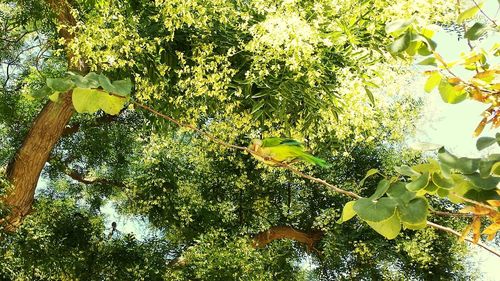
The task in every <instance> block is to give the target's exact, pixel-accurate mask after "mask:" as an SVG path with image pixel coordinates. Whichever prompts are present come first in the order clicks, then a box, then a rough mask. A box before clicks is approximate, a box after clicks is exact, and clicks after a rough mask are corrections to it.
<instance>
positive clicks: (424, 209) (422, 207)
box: [397, 197, 429, 225]
mask: <svg viewBox="0 0 500 281" xmlns="http://www.w3.org/2000/svg"><path fill="white" fill-rule="evenodd" d="M397 210H398V213H399V218H400V219H401V221H402V222H405V223H408V224H412V225H416V224H422V223H424V222H425V221H426V220H427V216H428V215H429V203H428V202H427V199H425V198H424V197H417V198H414V199H413V200H411V201H410V202H408V204H404V205H398V208H397Z"/></svg>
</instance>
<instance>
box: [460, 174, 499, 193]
mask: <svg viewBox="0 0 500 281" xmlns="http://www.w3.org/2000/svg"><path fill="white" fill-rule="evenodd" d="M465 177H466V178H467V179H468V180H469V181H470V182H471V183H472V184H473V185H474V186H475V187H477V188H479V189H483V190H493V189H497V188H498V187H497V186H498V183H500V177H492V176H490V177H487V178H482V177H481V176H480V175H479V174H478V173H474V174H471V175H465Z"/></svg>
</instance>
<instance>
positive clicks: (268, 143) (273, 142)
mask: <svg viewBox="0 0 500 281" xmlns="http://www.w3.org/2000/svg"><path fill="white" fill-rule="evenodd" d="M278 145H292V146H302V144H301V143H300V142H298V141H296V140H294V139H286V138H265V139H263V140H262V147H273V146H278Z"/></svg>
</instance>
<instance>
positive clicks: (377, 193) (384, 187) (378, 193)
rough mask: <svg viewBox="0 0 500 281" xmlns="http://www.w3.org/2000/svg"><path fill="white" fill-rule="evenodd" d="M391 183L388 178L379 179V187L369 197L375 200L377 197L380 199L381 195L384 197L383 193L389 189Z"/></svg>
mask: <svg viewBox="0 0 500 281" xmlns="http://www.w3.org/2000/svg"><path fill="white" fill-rule="evenodd" d="M390 184H391V183H390V182H389V181H388V180H386V179H383V180H381V181H379V182H378V185H377V189H376V190H375V192H374V193H373V195H372V196H370V197H369V199H372V200H375V199H379V198H380V197H382V195H384V194H385V192H386V191H387V189H389V186H390Z"/></svg>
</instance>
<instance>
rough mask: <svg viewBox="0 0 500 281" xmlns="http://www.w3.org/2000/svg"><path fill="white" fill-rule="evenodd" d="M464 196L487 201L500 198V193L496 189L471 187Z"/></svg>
mask: <svg viewBox="0 0 500 281" xmlns="http://www.w3.org/2000/svg"><path fill="white" fill-rule="evenodd" d="M450 196H451V195H450ZM463 196H464V197H465V198H467V199H471V200H474V201H477V202H486V200H500V195H499V194H498V193H497V191H496V190H475V189H471V190H469V191H467V192H466V193H465V194H464V195H463Z"/></svg>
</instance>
